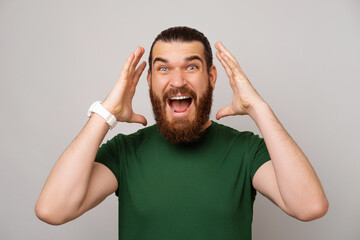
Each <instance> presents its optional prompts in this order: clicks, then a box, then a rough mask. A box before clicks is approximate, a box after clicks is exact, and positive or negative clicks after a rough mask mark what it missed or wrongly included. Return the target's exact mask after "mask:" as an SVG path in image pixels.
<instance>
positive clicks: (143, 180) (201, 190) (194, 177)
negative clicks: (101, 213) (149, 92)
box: [119, 152, 252, 219]
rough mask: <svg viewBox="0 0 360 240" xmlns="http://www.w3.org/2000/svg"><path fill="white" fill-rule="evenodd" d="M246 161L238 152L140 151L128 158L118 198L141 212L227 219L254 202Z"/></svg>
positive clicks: (152, 215) (157, 214) (154, 215)
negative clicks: (171, 152) (148, 152)
mask: <svg viewBox="0 0 360 240" xmlns="http://www.w3.org/2000/svg"><path fill="white" fill-rule="evenodd" d="M245 162H246V161H243V160H242V159H241V157H240V156H238V155H236V154H226V155H224V154H220V153H219V154H216V153H202V154H198V153H190V154H180V153H179V154H176V155H174V154H172V155H169V154H167V153H166V152H156V153H152V156H149V155H148V154H146V155H144V156H143V155H141V154H138V155H137V156H136V157H133V158H132V159H127V161H126V162H125V166H124V168H123V172H122V179H121V180H122V182H121V183H120V184H121V185H120V186H121V189H120V196H119V197H120V198H122V205H123V207H126V208H127V209H132V211H133V213H134V214H136V215H138V216H143V217H150V216H151V217H169V216H178V217H181V216H182V217H186V216H188V215H189V214H190V215H192V218H193V219H194V217H195V218H197V217H200V218H212V217H216V218H221V217H226V218H228V217H229V216H230V217H231V216H232V215H234V214H236V212H237V211H238V210H239V206H240V205H241V204H244V203H245V204H252V203H251V182H250V177H249V174H248V166H247V165H246V164H245Z"/></svg>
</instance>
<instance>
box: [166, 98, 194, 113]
mask: <svg viewBox="0 0 360 240" xmlns="http://www.w3.org/2000/svg"><path fill="white" fill-rule="evenodd" d="M190 103H191V101H190V100H173V101H171V106H172V108H173V109H174V111H175V112H185V111H186V109H187V108H188V107H189V105H190Z"/></svg>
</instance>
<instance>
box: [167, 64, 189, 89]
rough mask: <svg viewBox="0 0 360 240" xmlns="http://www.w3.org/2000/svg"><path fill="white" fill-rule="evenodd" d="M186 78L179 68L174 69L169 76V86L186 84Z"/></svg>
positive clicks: (177, 86) (176, 86) (175, 86)
mask: <svg viewBox="0 0 360 240" xmlns="http://www.w3.org/2000/svg"><path fill="white" fill-rule="evenodd" d="M186 83H187V82H186V79H185V78H184V74H183V73H182V71H181V70H178V69H177V70H174V71H173V72H172V74H171V77H170V86H171V87H174V88H181V87H183V86H185V85H186Z"/></svg>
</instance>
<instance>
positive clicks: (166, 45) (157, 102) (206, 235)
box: [35, 27, 328, 240]
mask: <svg viewBox="0 0 360 240" xmlns="http://www.w3.org/2000/svg"><path fill="white" fill-rule="evenodd" d="M215 48H216V49H217V50H218V52H217V53H216V57H217V58H218V60H219V61H220V62H221V64H222V66H223V67H224V68H225V70H226V73H227V75H228V77H229V81H230V85H231V87H232V89H233V93H234V95H233V100H232V103H231V104H230V105H229V106H228V107H226V108H223V109H221V110H220V111H219V112H218V113H217V115H216V118H217V119H220V118H222V117H225V116H230V115H249V116H250V117H251V118H252V119H253V120H254V121H255V123H256V124H257V126H258V127H259V129H260V131H261V133H262V135H263V138H260V137H259V136H257V135H254V134H253V133H251V132H239V131H237V130H235V129H232V128H230V127H227V126H224V125H221V124H219V123H216V122H214V121H211V120H209V114H210V110H211V103H212V92H213V90H214V88H215V83H216V79H217V70H216V67H215V66H214V65H213V59H212V52H211V47H210V44H209V41H208V40H207V38H206V37H205V36H204V35H203V34H202V33H200V32H199V31H197V30H195V29H191V28H188V27H174V28H170V29H167V30H164V31H163V32H161V33H160V34H159V35H158V37H157V38H156V39H155V41H154V42H153V44H152V47H151V49H150V55H149V70H148V75H147V81H148V84H149V93H150V99H151V103H152V106H153V112H154V116H155V119H156V123H157V124H156V125H153V126H150V127H146V128H143V129H141V130H139V131H138V132H136V133H133V134H130V135H123V134H118V135H117V136H115V137H114V138H113V139H111V140H110V141H108V142H107V143H106V144H103V145H102V146H101V147H100V148H99V146H100V144H101V142H102V141H103V139H104V137H105V135H106V133H107V132H108V130H109V128H113V127H114V126H115V124H116V122H130V123H141V124H143V125H146V124H147V121H146V119H145V117H144V116H142V115H139V114H135V113H134V112H133V110H132V104H131V102H132V99H133V96H134V94H135V88H136V85H137V83H138V81H139V78H140V76H141V74H142V72H143V71H144V69H145V65H146V63H145V62H142V63H141V64H140V65H138V63H139V61H140V59H141V57H142V55H143V54H144V49H143V48H142V47H138V48H137V49H136V50H135V51H134V52H133V53H131V55H130V56H129V58H128V59H127V61H126V63H125V64H124V66H123V69H122V71H121V74H120V77H119V79H118V81H117V83H116V85H115V86H114V88H113V89H112V90H111V92H110V94H109V95H108V96H107V98H106V99H105V100H104V102H103V103H100V102H96V103H94V104H93V105H92V106H91V107H90V110H89V115H90V119H89V121H88V122H87V123H86V125H85V127H84V128H83V129H82V130H81V132H80V134H79V135H78V136H77V137H76V138H75V140H74V141H73V142H72V143H71V145H70V146H69V147H68V148H67V149H66V150H65V152H64V153H63V154H62V155H61V156H60V158H59V160H58V161H57V163H56V165H55V166H54V169H53V170H52V172H51V173H50V176H49V178H48V180H47V182H46V183H45V186H44V188H43V190H42V192H41V194H40V197H39V199H38V202H37V204H36V208H35V210H36V214H37V216H38V217H39V218H40V219H41V220H43V221H45V222H47V223H50V224H54V225H58V224H63V223H66V222H68V221H70V220H73V219H75V218H77V217H78V216H80V215H82V214H83V213H84V212H86V211H88V210H89V209H91V208H93V207H95V206H96V205H98V204H99V203H100V202H102V201H103V200H104V199H105V198H106V197H107V196H108V195H110V194H112V193H114V192H115V194H116V196H118V199H119V239H137V240H139V239H140V240H141V239H157V240H158V239H197V240H200V239H206V240H211V239H216V240H218V239H251V223H252V213H253V202H254V200H255V195H256V192H257V191H259V192H260V193H262V194H263V195H265V196H266V197H268V198H269V199H270V200H271V201H273V202H274V203H275V204H276V205H277V206H279V207H280V208H281V209H282V210H283V211H284V212H286V213H287V214H289V215H290V216H292V217H295V218H297V219H300V220H302V221H310V220H313V219H316V218H319V217H321V216H323V215H324V214H325V213H326V211H327V209H328V201H327V198H326V196H325V193H324V191H323V189H322V186H321V184H320V181H319V179H318V177H317V176H316V173H315V171H314V170H313V168H312V166H311V164H310V163H309V161H308V159H307V158H306V156H305V155H304V153H303V152H302V151H301V149H300V148H299V147H298V146H297V144H296V143H295V142H294V141H293V139H292V138H291V137H290V136H289V134H288V133H287V132H286V131H285V129H284V128H283V127H282V125H281V124H280V122H279V121H278V120H277V118H276V116H275V115H274V113H273V112H272V111H271V109H270V107H269V106H268V105H267V104H266V102H265V101H264V100H263V99H262V98H261V96H260V95H259V94H258V93H257V92H256V90H255V89H254V88H253V86H252V85H251V83H250V82H249V80H248V79H247V77H246V75H245V74H244V73H243V71H242V69H241V68H240V66H239V64H238V63H237V61H236V59H235V58H234V56H232V55H231V53H230V52H229V51H228V50H227V49H226V48H225V47H224V45H223V44H222V43H221V42H217V43H216V44H215ZM270 159H271V160H270Z"/></svg>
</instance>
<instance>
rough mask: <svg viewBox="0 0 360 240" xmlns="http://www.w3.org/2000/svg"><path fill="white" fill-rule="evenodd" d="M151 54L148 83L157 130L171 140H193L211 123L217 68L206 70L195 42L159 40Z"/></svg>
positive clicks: (202, 54)
mask: <svg viewBox="0 0 360 240" xmlns="http://www.w3.org/2000/svg"><path fill="white" fill-rule="evenodd" d="M152 54H153V59H152V71H151V72H150V71H149V73H148V84H149V87H150V98H151V102H152V105H153V110H154V115H155V119H156V121H157V124H158V127H159V130H160V131H161V132H162V133H163V135H164V136H165V137H166V138H167V139H169V140H170V141H172V142H192V141H194V140H196V139H198V138H199V137H200V136H201V133H202V131H203V130H204V129H205V128H206V127H207V126H209V125H210V124H211V122H210V121H209V113H210V109H211V103H212V91H213V89H214V87H215V81H216V68H215V66H212V67H211V68H210V71H209V72H208V71H207V69H206V60H205V58H204V47H203V45H202V43H201V42H198V41H192V42H163V41H158V42H156V43H155V45H154V47H153V53H152Z"/></svg>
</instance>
